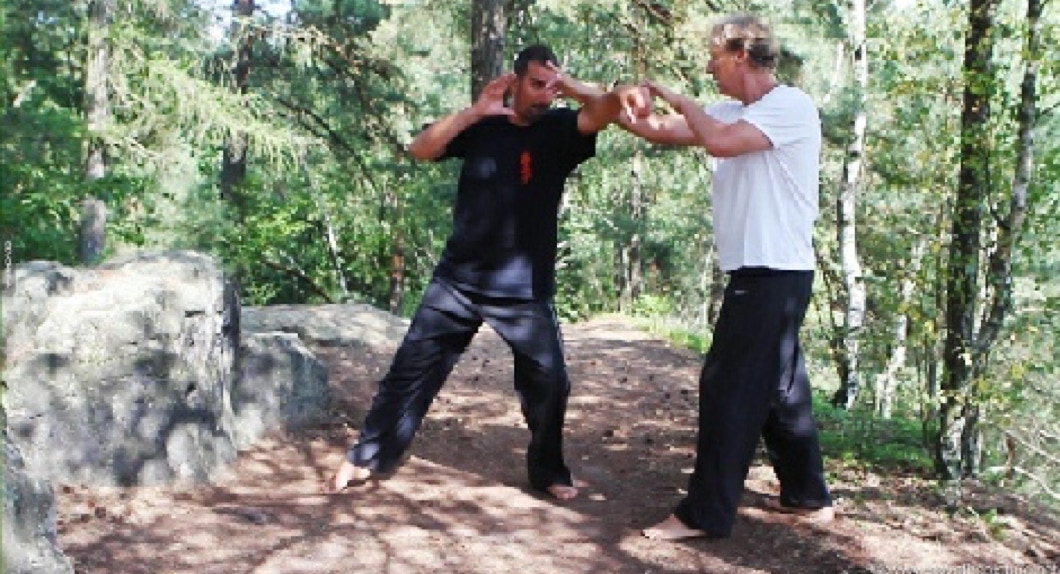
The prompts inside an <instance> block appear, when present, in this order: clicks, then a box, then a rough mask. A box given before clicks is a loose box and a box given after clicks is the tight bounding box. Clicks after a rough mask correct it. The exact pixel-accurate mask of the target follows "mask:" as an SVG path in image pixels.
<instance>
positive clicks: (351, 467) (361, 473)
mask: <svg viewBox="0 0 1060 574" xmlns="http://www.w3.org/2000/svg"><path fill="white" fill-rule="evenodd" d="M371 475H372V471H370V470H368V469H367V468H363V467H360V466H356V465H355V464H353V463H352V462H350V461H348V460H346V459H343V460H342V464H341V465H340V466H339V469H338V470H337V471H335V474H333V475H332V476H331V478H329V479H327V481H325V482H324V484H323V486H322V487H321V490H322V491H323V492H324V494H338V493H340V492H342V491H343V490H346V488H347V487H348V486H350V483H351V482H360V481H364V480H368V477H370V476H371Z"/></svg>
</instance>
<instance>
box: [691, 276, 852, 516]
mask: <svg viewBox="0 0 1060 574" xmlns="http://www.w3.org/2000/svg"><path fill="white" fill-rule="evenodd" d="M812 285H813V272H812V271H775V270H769V269H760V268H752V269H741V270H737V271H735V272H733V273H731V274H730V279H729V284H728V286H727V287H726V289H725V298H724V301H723V303H722V307H721V312H720V314H719V316H718V321H717V324H716V325H715V329H714V340H713V343H712V344H711V347H710V350H709V351H708V353H707V357H706V360H705V362H704V365H703V372H702V374H701V375H700V379H699V437H698V440H697V444H696V466H695V470H694V472H693V474H692V477H691V479H690V480H689V486H688V495H687V496H686V497H685V499H684V500H682V501H681V502H680V503H679V504H678V506H677V509H676V510H675V514H676V515H677V517H678V518H679V519H680V520H681V521H682V522H684V523H685V524H686V525H688V526H690V527H692V528H696V529H699V530H703V531H705V532H707V533H708V534H710V535H713V536H728V535H729V534H730V532H731V531H732V527H733V524H734V523H735V521H736V507H737V504H738V503H739V500H740V495H741V494H742V493H743V483H744V480H745V479H746V478H747V471H748V469H749V468H750V466H751V461H752V460H753V459H754V453H755V449H756V448H757V446H758V439H759V437H762V438H763V439H765V444H766V450H767V452H768V453H769V458H770V462H771V463H772V465H773V469H774V471H775V472H776V475H777V479H778V480H779V481H780V490H781V494H780V498H781V502H782V503H783V504H785V505H789V506H803V507H811V508H820V507H823V506H830V505H831V503H832V500H831V495H830V494H829V492H828V487H827V485H826V484H825V481H824V468H823V463H822V460H821V448H820V444H819V442H818V437H817V424H816V422H815V421H814V418H813V411H812V397H811V396H810V393H811V391H810V381H809V377H808V376H807V374H806V364H805V361H804V358H803V354H802V349H801V348H800V345H799V329H800V327H801V326H802V321H803V318H804V317H805V315H806V308H807V306H808V305H809V302H810V292H811V288H812Z"/></svg>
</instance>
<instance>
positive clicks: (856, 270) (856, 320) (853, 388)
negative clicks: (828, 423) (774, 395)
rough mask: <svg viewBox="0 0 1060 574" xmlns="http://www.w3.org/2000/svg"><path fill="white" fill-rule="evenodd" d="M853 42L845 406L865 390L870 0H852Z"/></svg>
mask: <svg viewBox="0 0 1060 574" xmlns="http://www.w3.org/2000/svg"><path fill="white" fill-rule="evenodd" d="M850 43H851V45H852V47H853V54H854V67H853V69H854V80H855V86H854V89H855V90H856V92H857V104H856V108H855V109H854V118H853V121H852V124H851V130H850V143H849V144H848V145H847V153H846V161H845V162H844V163H843V185H842V188H841V190H840V192H839V199H838V201H837V202H836V208H837V222H836V228H837V229H836V232H837V234H838V236H839V237H838V242H839V261H840V267H841V268H842V272H843V291H844V295H845V298H846V301H845V307H846V309H845V312H844V313H843V327H842V330H841V331H840V333H839V339H840V341H839V344H838V345H836V349H837V351H838V352H837V357H836V360H837V361H838V363H839V364H838V369H839V375H840V381H839V389H838V390H837V391H836V393H835V395H834V396H833V397H832V403H833V404H834V405H835V406H837V407H840V408H844V409H850V408H851V407H853V406H854V403H855V401H856V400H857V397H858V392H859V391H860V386H861V383H860V380H859V368H858V365H859V359H860V349H859V343H860V338H861V330H862V327H863V326H864V323H865V299H866V295H865V281H864V278H863V277H862V270H861V261H860V260H859V258H858V249H857V204H858V191H859V188H860V186H861V174H862V161H863V158H864V154H865V132H866V127H867V124H868V112H867V111H866V105H865V98H866V94H867V93H868V88H869V62H868V53H867V51H866V47H867V46H866V43H865V0H851V4H850Z"/></svg>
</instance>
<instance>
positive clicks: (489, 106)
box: [409, 74, 515, 160]
mask: <svg viewBox="0 0 1060 574" xmlns="http://www.w3.org/2000/svg"><path fill="white" fill-rule="evenodd" d="M514 78H515V74H505V75H503V76H500V77H498V78H495V79H493V80H492V81H491V82H490V83H489V84H486V87H485V88H483V89H482V93H481V94H480V95H479V98H478V100H477V101H476V102H475V104H474V105H472V106H470V107H467V108H464V109H463V110H460V111H459V112H456V113H452V114H449V115H448V116H445V117H444V118H442V119H440V120H438V121H436V122H434V123H433V124H431V125H429V126H427V127H426V128H425V129H424V130H423V131H422V132H420V133H419V135H417V136H416V139H414V140H412V143H411V144H409V153H410V154H412V157H415V158H416V159H423V160H435V159H438V158H439V157H440V156H441V155H442V153H443V152H444V151H445V148H446V146H448V145H449V142H451V141H453V138H455V137H456V136H457V135H458V134H459V133H460V132H462V131H464V130H465V129H467V128H468V127H469V126H471V125H473V124H475V123H476V122H478V121H479V120H481V119H482V118H484V117H486V116H490V115H509V116H510V115H512V113H513V112H512V110H511V109H510V108H508V107H506V106H505V105H504V92H505V91H506V90H507V89H508V87H509V86H510V85H511V83H512V80H513V79H514Z"/></svg>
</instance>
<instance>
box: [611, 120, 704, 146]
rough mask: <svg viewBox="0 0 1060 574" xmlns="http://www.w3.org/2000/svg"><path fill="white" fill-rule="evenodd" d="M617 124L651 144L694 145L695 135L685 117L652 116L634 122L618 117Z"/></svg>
mask: <svg viewBox="0 0 1060 574" xmlns="http://www.w3.org/2000/svg"><path fill="white" fill-rule="evenodd" d="M618 124H619V125H620V126H622V129H624V130H626V131H628V132H630V133H631V134H633V135H635V136H637V137H639V138H642V139H644V140H647V141H649V142H651V143H656V144H664V145H684V146H689V145H696V144H697V142H696V135H695V134H694V133H693V132H692V130H691V129H689V127H688V122H687V121H685V117H684V116H682V115H680V114H669V115H659V114H652V115H650V116H648V117H646V118H638V119H637V120H636V121H633V120H631V119H630V118H627V117H625V116H619V118H618Z"/></svg>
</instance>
